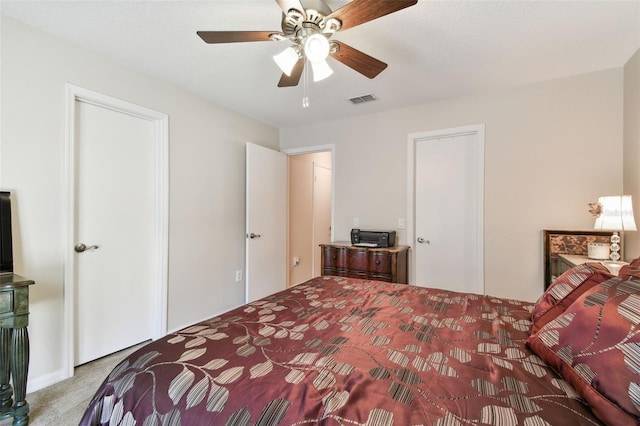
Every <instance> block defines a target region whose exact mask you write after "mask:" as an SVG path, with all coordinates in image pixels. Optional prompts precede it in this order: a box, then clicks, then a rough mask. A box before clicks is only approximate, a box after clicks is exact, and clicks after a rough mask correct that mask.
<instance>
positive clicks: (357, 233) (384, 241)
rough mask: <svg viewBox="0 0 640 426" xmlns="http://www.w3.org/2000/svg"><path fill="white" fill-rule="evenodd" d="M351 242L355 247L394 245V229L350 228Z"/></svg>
mask: <svg viewBox="0 0 640 426" xmlns="http://www.w3.org/2000/svg"><path fill="white" fill-rule="evenodd" d="M351 244H353V245H354V246H357V247H393V246H394V245H396V231H365V230H364V229H355V228H354V229H352V230H351Z"/></svg>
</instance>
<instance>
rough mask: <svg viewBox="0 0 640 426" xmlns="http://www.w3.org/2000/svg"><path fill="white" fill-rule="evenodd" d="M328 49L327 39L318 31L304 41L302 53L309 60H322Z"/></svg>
mask: <svg viewBox="0 0 640 426" xmlns="http://www.w3.org/2000/svg"><path fill="white" fill-rule="evenodd" d="M329 50H330V46H329V40H327V38H326V37H325V36H323V35H322V34H319V33H316V34H312V35H310V36H309V37H307V39H306V40H305V42H304V55H305V56H306V57H307V59H308V60H309V61H311V62H324V60H325V59H327V56H329Z"/></svg>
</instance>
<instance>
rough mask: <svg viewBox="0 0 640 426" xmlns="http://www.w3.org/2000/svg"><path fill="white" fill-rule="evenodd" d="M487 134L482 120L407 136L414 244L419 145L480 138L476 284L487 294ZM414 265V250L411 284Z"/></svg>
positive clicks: (410, 236) (409, 234)
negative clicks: (417, 146) (485, 205)
mask: <svg viewBox="0 0 640 426" xmlns="http://www.w3.org/2000/svg"><path fill="white" fill-rule="evenodd" d="M484 133H485V124H484V123H482V124H474V125H469V126H461V127H453V128H448V129H439V130H432V131H427V132H420V133H410V134H409V136H408V138H407V244H409V245H410V246H411V245H414V243H415V241H416V235H415V228H416V219H415V216H416V207H415V199H416V188H415V186H416V159H415V157H416V144H417V143H418V142H420V141H424V140H430V139H440V138H445V137H456V136H466V135H475V136H477V137H478V143H480V150H479V152H480V155H479V157H478V163H479V164H478V169H477V177H476V182H477V191H478V202H477V205H476V209H477V212H478V217H477V234H476V239H477V241H478V250H477V252H476V261H477V263H476V264H477V265H479V268H478V271H477V276H476V283H479V285H478V287H479V288H477V289H476V292H477V293H484V139H485V137H484ZM415 264H416V250H411V251H410V262H409V284H415V268H416V267H415Z"/></svg>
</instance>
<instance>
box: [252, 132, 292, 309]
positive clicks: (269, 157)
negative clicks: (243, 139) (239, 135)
mask: <svg viewBox="0 0 640 426" xmlns="http://www.w3.org/2000/svg"><path fill="white" fill-rule="evenodd" d="M246 168H247V182H246V184H247V192H246V197H247V202H246V209H247V212H246V223H247V226H246V231H247V235H246V238H247V245H246V253H247V254H246V256H247V259H246V262H247V264H246V274H245V275H246V276H245V283H246V292H245V294H246V301H247V303H249V302H252V301H254V300H257V299H261V298H263V297H265V296H268V295H270V294H273V293H276V292H278V291H281V290H284V289H285V288H286V286H287V281H286V280H287V270H286V262H287V259H286V257H287V156H286V155H285V154H283V153H281V152H278V151H274V150H272V149H268V148H265V147H262V146H260V145H255V144H252V143H248V144H247V157H246Z"/></svg>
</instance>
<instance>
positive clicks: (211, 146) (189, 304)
mask: <svg viewBox="0 0 640 426" xmlns="http://www.w3.org/2000/svg"><path fill="white" fill-rule="evenodd" d="M1 43H2V44H1V48H2V51H1V55H2V56H1V60H2V76H1V94H2V96H1V107H2V110H1V122H2V129H1V133H0V137H1V139H0V155H1V158H0V187H2V188H3V189H11V190H13V191H14V194H15V208H14V210H15V215H14V216H15V218H16V223H15V224H14V230H15V235H14V242H15V269H16V272H17V273H20V274H22V275H24V276H27V277H29V278H32V279H34V280H35V281H36V285H35V286H33V287H32V289H31V294H30V299H31V300H30V302H31V306H30V311H31V316H30V325H29V333H30V337H31V364H30V370H29V391H33V390H35V388H37V387H41V386H42V385H46V384H50V383H51V382H53V381H56V380H59V378H60V374H62V372H61V369H62V368H63V347H62V345H63V340H62V337H63V334H62V333H63V329H64V323H63V290H64V283H63V258H64V251H65V250H71V249H72V248H71V247H63V241H64V235H63V230H62V229H63V224H64V223H65V219H64V218H63V217H62V213H63V205H62V202H63V199H62V190H63V186H64V182H63V175H64V170H63V155H64V153H63V146H64V141H63V137H64V107H65V99H64V94H65V83H67V82H69V83H72V84H74V85H77V86H81V87H85V88H87V89H91V90H93V91H97V92H101V93H104V94H107V95H109V96H113V97H116V98H120V99H123V100H125V101H128V102H132V103H134V104H138V105H141V106H144V107H147V108H150V109H154V110H157V111H160V112H164V113H167V114H168V115H169V117H170V118H169V120H170V124H169V125H170V142H169V143H170V161H169V162H170V164H169V168H170V212H169V215H170V236H169V246H170V253H169V294H168V300H169V312H168V328H169V330H173V329H176V328H179V327H182V326H184V325H187V324H189V323H192V322H194V321H197V320H200V319H203V318H206V317H210V316H212V315H215V314H217V313H219V312H222V311H224V310H227V309H228V308H230V307H233V306H237V305H239V304H241V303H242V302H243V300H244V284H243V283H235V270H243V269H244V232H245V231H244V183H245V178H244V176H245V166H244V155H245V143H246V142H247V141H251V142H254V143H258V144H262V145H265V146H267V147H270V148H273V149H277V148H278V143H279V141H278V139H279V132H278V130H277V129H275V128H273V127H270V126H267V125H265V124H263V123H259V122H257V121H255V120H251V119H248V118H246V117H244V116H242V115H240V114H237V113H235V112H233V111H230V110H227V109H224V108H222V107H219V106H216V105H213V104H211V103H209V102H206V101H204V100H203V99H201V98H198V97H197V96H194V95H192V94H188V93H186V92H184V91H181V90H178V89H176V88H173V87H171V86H169V85H167V84H164V83H162V82H160V81H158V80H155V79H154V78H152V77H149V76H147V75H143V74H140V73H137V72H135V71H132V70H129V69H127V68H125V67H123V66H121V65H119V64H116V63H113V62H109V61H106V60H104V59H103V58H101V57H99V56H96V55H95V54H93V53H91V52H87V51H84V50H82V49H79V48H77V47H75V46H73V45H71V44H69V43H67V42H65V41H62V40H60V39H57V38H55V37H52V36H50V35H47V34H45V33H43V32H40V31H37V30H35V29H33V28H30V27H28V26H25V25H23V24H21V23H19V22H17V21H14V20H11V19H8V18H6V17H2V23H1ZM115 314H116V313H114V315H115Z"/></svg>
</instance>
